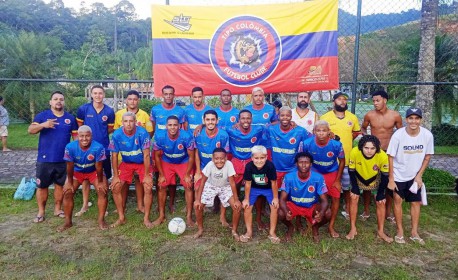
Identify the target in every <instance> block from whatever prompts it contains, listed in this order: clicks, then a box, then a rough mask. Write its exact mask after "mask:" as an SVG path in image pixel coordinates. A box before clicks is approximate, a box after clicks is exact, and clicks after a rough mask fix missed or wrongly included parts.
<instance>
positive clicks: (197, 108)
mask: <svg viewBox="0 0 458 280" xmlns="http://www.w3.org/2000/svg"><path fill="white" fill-rule="evenodd" d="M191 98H192V104H189V105H188V106H186V108H184V116H185V122H184V129H186V130H188V131H190V132H191V133H192V132H193V131H194V129H196V128H197V127H198V126H201V125H202V119H203V116H204V113H205V112H206V111H208V110H211V109H212V108H211V107H210V106H208V105H206V104H205V103H204V90H203V89H202V88H201V87H195V88H193V89H192V91H191Z"/></svg>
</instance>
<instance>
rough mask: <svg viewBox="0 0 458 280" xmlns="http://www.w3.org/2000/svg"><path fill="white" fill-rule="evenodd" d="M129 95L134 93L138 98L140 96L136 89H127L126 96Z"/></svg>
mask: <svg viewBox="0 0 458 280" xmlns="http://www.w3.org/2000/svg"><path fill="white" fill-rule="evenodd" d="M129 95H136V96H137V97H138V98H140V93H138V91H136V90H135V89H132V90H129V91H128V92H127V95H126V96H129Z"/></svg>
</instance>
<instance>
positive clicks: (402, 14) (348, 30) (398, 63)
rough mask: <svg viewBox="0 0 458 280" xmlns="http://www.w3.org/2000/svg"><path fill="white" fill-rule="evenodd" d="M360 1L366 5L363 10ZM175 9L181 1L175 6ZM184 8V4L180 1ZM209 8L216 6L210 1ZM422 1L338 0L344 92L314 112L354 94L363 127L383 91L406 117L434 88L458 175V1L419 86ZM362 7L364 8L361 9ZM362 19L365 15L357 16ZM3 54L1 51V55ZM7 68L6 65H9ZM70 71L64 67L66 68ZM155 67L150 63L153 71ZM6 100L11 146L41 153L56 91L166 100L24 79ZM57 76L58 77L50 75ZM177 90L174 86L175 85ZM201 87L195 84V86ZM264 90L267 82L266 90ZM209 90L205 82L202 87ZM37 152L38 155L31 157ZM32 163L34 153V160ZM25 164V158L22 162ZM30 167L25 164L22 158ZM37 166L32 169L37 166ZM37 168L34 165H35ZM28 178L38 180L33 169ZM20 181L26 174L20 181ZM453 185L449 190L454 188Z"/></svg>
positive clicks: (113, 102) (444, 8)
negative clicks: (39, 118)
mask: <svg viewBox="0 0 458 280" xmlns="http://www.w3.org/2000/svg"><path fill="white" fill-rule="evenodd" d="M287 2H297V1H275V0H272V1H251V2H250V3H252V4H259V3H287ZM358 3H362V5H361V6H358ZM172 4H175V3H172ZM178 4H179V3H178ZM209 5H211V2H210V1H209ZM421 6H422V3H421V1H416V0H411V1H388V0H386V1H352V0H341V1H339V21H338V25H339V37H338V44H339V72H340V73H339V74H340V89H332V90H330V91H319V92H313V93H312V95H311V96H312V108H313V109H314V110H316V111H317V112H318V113H319V114H320V115H322V114H324V113H325V112H327V111H328V110H330V108H331V107H332V103H331V101H330V100H331V97H332V94H333V93H334V92H335V90H341V91H343V92H346V93H347V94H349V95H350V96H351V105H350V104H349V107H350V108H351V110H352V111H353V112H354V113H355V114H356V115H357V116H358V119H359V120H360V122H361V121H362V119H363V117H364V115H365V114H366V113H367V112H368V111H369V110H372V109H373V105H372V100H371V97H370V93H371V92H373V91H375V90H378V89H384V90H385V91H387V92H388V93H389V95H390V100H389V107H390V108H392V109H395V110H397V111H399V112H400V113H401V115H403V114H404V113H405V110H406V109H407V108H408V107H410V106H412V105H413V104H415V102H416V100H417V99H416V98H417V96H416V93H417V89H418V87H421V86H424V85H432V86H433V87H434V96H433V99H432V102H431V107H432V131H433V134H434V137H435V146H436V153H437V154H441V155H435V156H434V158H433V161H432V164H431V166H433V167H434V168H438V169H442V170H446V171H448V172H450V173H451V174H452V175H453V176H455V177H456V176H458V172H457V171H456V170H458V161H457V160H456V159H458V157H456V155H458V126H457V121H456V117H457V115H458V66H457V63H456V61H458V12H457V11H458V1H456V0H455V1H448V2H447V1H446V3H442V2H441V4H440V5H439V8H438V17H437V20H436V24H437V29H436V37H435V38H436V39H435V74H434V80H433V81H435V82H431V81H427V83H424V82H417V80H418V57H419V52H420V42H421V25H420V22H421ZM358 7H359V8H360V9H359V8H358ZM359 11H360V12H361V16H358V12H359ZM0 56H1V53H0ZM6 67H7V66H6ZM60 67H65V66H60ZM149 67H151V65H150V66H149ZM1 73H2V72H0V95H1V96H3V97H4V98H5V104H4V106H5V108H6V109H7V110H8V112H9V116H10V120H11V124H10V126H9V130H10V135H9V137H8V139H9V146H10V147H11V148H13V149H14V150H24V149H36V142H37V137H35V136H29V135H27V132H26V130H27V126H28V124H30V122H31V120H32V119H33V116H34V115H35V114H36V113H38V112H40V111H42V110H44V109H47V108H48V102H49V99H50V93H51V92H52V91H54V90H61V91H63V92H64V93H65V95H66V105H65V107H66V109H67V110H68V111H70V112H71V113H73V114H76V110H77V109H78V107H79V106H81V105H82V104H84V103H87V102H88V101H89V99H90V98H89V88H90V86H91V85H93V84H101V85H103V86H104V87H105V88H106V103H107V104H108V105H110V106H112V107H113V108H114V109H115V111H117V110H119V109H121V108H123V106H124V95H125V93H126V92H127V91H128V90H130V89H136V90H137V91H139V92H140V94H141V96H142V100H141V102H140V108H141V109H143V110H145V111H146V112H150V110H151V108H152V106H154V105H156V104H158V103H160V102H161V100H160V99H158V98H155V97H154V94H153V81H149V80H111V79H106V80H72V79H23V77H20V76H13V77H12V78H9V77H5V76H3V77H2V74H1ZM50 76H51V74H50ZM170 84H172V85H173V81H171V82H170ZM193 86H195V85H190V88H192V87H193ZM261 87H262V85H261ZM203 88H204V90H205V85H203ZM248 93H249V92H247V95H237V96H234V97H233V102H234V106H236V107H239V108H242V107H244V106H245V105H247V104H248V103H250V102H251V99H250V95H248ZM295 95H296V93H275V94H269V95H268V96H267V101H268V102H270V103H272V102H273V101H274V100H276V99H279V100H281V101H282V104H284V105H285V104H286V105H289V106H290V107H293V108H294V107H295V106H296V98H295ZM176 100H177V103H179V105H183V106H184V105H187V104H189V103H190V98H189V97H179V98H177V99H176ZM206 103H207V104H210V105H211V106H214V107H215V106H218V105H219V99H218V97H217V96H208V97H206ZM30 153H31V152H30ZM32 158H33V156H32ZM21 159H22V158H21ZM13 160H14V159H13V158H11V159H9V158H7V154H2V155H1V157H0V161H1V162H0V164H2V165H3V166H0V171H1V172H2V175H0V183H10V182H11V181H14V182H17V179H16V178H15V177H14V176H13V175H11V176H10V175H8V176H6V175H5V172H8V171H7V169H6V168H5V166H4V164H7V163H11V161H13ZM21 161H22V163H24V159H22V160H21ZM32 168H33V166H32ZM29 169H30V168H29ZM25 175H33V173H31V172H30V170H29V172H28V173H26V174H25ZM17 177H18V178H20V177H21V176H17ZM451 189H452V186H450V189H449V190H451Z"/></svg>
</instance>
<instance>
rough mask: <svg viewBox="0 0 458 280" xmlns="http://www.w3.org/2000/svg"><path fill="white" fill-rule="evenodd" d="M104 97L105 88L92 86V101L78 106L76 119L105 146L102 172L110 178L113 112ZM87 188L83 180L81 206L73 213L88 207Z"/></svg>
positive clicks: (88, 187)
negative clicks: (110, 135) (110, 137)
mask: <svg viewBox="0 0 458 280" xmlns="http://www.w3.org/2000/svg"><path fill="white" fill-rule="evenodd" d="M104 98H105V89H104V88H103V87H102V86H101V85H95V86H92V88H91V99H92V102H91V103H87V104H84V105H83V106H81V107H80V108H78V113H77V114H76V120H77V121H78V125H79V126H81V125H83V124H85V125H87V126H89V127H90V128H91V129H92V131H93V132H92V138H93V139H94V140H95V141H97V142H99V143H100V144H102V145H103V147H104V148H105V154H106V156H107V158H106V159H105V160H104V161H103V172H104V173H105V176H106V177H107V179H110V178H111V175H112V173H111V162H110V151H109V150H108V145H109V144H110V139H109V134H111V133H112V132H113V131H114V129H113V126H114V122H115V113H114V111H113V109H112V108H111V107H109V106H108V105H106V104H104V103H103V99H104ZM89 190H90V185H89V183H88V182H87V181H85V182H84V183H83V206H82V207H81V210H80V211H79V212H78V213H76V214H75V215H76V216H81V215H83V214H84V213H85V212H86V211H87V210H88V209H89Z"/></svg>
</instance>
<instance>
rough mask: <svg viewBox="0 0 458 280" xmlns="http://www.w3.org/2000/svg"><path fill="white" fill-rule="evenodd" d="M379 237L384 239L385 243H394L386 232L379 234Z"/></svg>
mask: <svg viewBox="0 0 458 280" xmlns="http://www.w3.org/2000/svg"><path fill="white" fill-rule="evenodd" d="M377 237H378V238H380V239H382V240H383V241H385V242H387V243H392V242H393V240H394V239H393V238H391V237H389V236H388V235H386V234H385V233H384V232H377Z"/></svg>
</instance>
